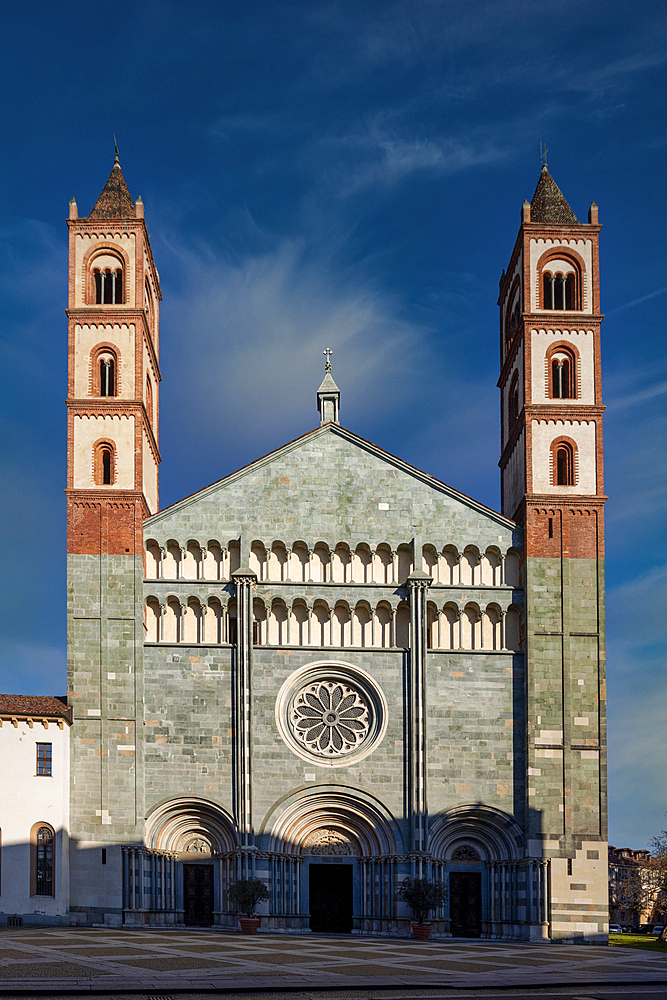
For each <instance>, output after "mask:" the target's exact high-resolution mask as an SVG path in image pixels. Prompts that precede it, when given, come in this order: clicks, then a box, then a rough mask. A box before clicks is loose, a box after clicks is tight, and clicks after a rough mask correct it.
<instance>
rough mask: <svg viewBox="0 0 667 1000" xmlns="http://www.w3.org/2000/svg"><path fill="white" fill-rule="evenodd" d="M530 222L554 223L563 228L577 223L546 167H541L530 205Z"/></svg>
mask: <svg viewBox="0 0 667 1000" xmlns="http://www.w3.org/2000/svg"><path fill="white" fill-rule="evenodd" d="M530 221H531V222H543V223H553V222H555V223H556V224H557V225H565V226H566V225H568V224H571V223H574V224H575V225H576V224H577V222H578V220H577V217H576V215H575V214H574V212H573V211H572V209H571V208H570V206H569V205H568V203H567V201H566V200H565V196H564V195H563V192H562V191H561V189H560V188H559V187H558V185H557V184H556V182H555V180H554V179H553V177H552V176H551V174H550V173H549V171H548V170H547V167H546V165H545V166H543V167H542V173H541V174H540V179H539V181H538V182H537V187H536V188H535V194H534V195H533V200H532V201H531V203H530Z"/></svg>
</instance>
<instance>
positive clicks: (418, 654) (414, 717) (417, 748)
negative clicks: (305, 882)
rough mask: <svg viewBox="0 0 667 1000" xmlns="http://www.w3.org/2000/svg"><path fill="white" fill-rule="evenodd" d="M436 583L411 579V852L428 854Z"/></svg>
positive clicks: (422, 575) (418, 576)
mask: <svg viewBox="0 0 667 1000" xmlns="http://www.w3.org/2000/svg"><path fill="white" fill-rule="evenodd" d="M432 582H433V580H432V578H431V577H430V576H427V574H426V573H423V572H422V571H421V570H415V571H414V572H413V573H411V574H410V576H409V577H408V579H407V585H408V592H409V595H410V656H409V667H408V669H409V671H410V674H409V678H408V690H409V708H410V711H409V716H408V740H407V752H408V768H407V772H408V775H409V789H408V797H409V802H410V828H411V849H412V850H413V851H425V850H426V842H427V836H428V831H427V824H428V813H427V798H426V703H425V699H426V592H427V590H428V588H429V586H430V585H431V583H432Z"/></svg>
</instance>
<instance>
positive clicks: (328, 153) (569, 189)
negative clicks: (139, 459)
mask: <svg viewBox="0 0 667 1000" xmlns="http://www.w3.org/2000/svg"><path fill="white" fill-rule="evenodd" d="M0 26H1V28H2V38H3V59H2V64H1V65H0V81H1V88H2V94H3V101H2V107H1V108H0V125H1V127H2V135H3V139H4V141H3V148H4V150H5V152H4V154H3V156H2V158H1V159H0V198H1V199H2V202H3V205H2V217H1V220H0V481H1V482H2V484H3V489H2V497H1V499H0V503H1V508H0V551H1V552H2V559H3V568H4V572H3V573H2V574H1V575H0V588H1V598H0V600H1V603H0V607H1V608H2V612H1V614H0V690H2V691H4V692H7V693H25V694H47V693H63V692H64V691H65V688H66V683H65V500H64V494H63V489H64V486H65V462H66V440H65V431H66V425H65V406H64V399H65V396H66V364H67V353H66V345H67V339H66V338H67V324H66V317H65V314H64V309H65V306H66V295H67V229H66V225H65V221H64V220H65V218H66V215H67V206H68V201H69V199H70V198H71V197H72V196H73V195H74V196H75V197H76V199H77V202H78V206H79V212H80V214H82V215H86V214H88V212H89V211H90V210H91V208H92V206H93V204H94V202H95V200H96V198H97V195H98V194H99V192H100V190H101V188H102V186H103V185H104V183H105V181H106V179H107V177H108V174H109V172H110V170H111V166H112V163H113V152H114V138H113V137H114V134H115V136H116V139H117V142H118V146H119V150H120V157H121V164H122V167H123V172H124V174H125V178H126V180H127V183H128V185H129V188H130V191H131V192H132V194H133V196H134V197H135V198H136V197H137V196H138V195H141V196H142V198H143V200H144V202H145V207H146V220H147V225H148V229H149V233H150V238H151V243H152V248H153V253H154V257H155V260H156V263H157V267H158V269H159V271H160V276H161V283H162V293H163V302H162V309H161V344H160V350H161V369H162V378H163V381H162V385H161V396H160V416H161V427H160V445H161V453H162V459H163V461H162V466H161V473H160V478H161V506H166V505H168V504H170V503H172V502H174V501H176V500H178V499H179V498H181V497H182V496H185V495H187V494H190V493H192V492H193V491H195V490H197V489H199V488H201V487H203V486H205V485H207V484H209V483H211V482H213V481H215V480H217V479H219V478H221V477H222V476H224V475H226V474H227V473H229V472H231V471H233V470H234V469H236V468H238V467H240V466H242V465H244V464H246V463H247V462H250V461H252V460H253V459H254V458H256V457H258V456H260V455H263V454H265V453H266V452H268V451H270V450H271V449H273V448H275V447H278V446H279V445H280V444H282V443H284V442H285V441H288V440H291V439H293V438H294V437H296V436H298V435H299V434H301V433H303V432H305V431H307V430H309V429H311V428H312V427H314V426H315V425H316V424H317V422H318V417H317V412H316V408H315V405H316V400H315V393H316V390H317V386H318V384H319V382H320V380H321V377H322V374H323V360H324V359H323V357H322V351H323V349H324V348H325V347H327V346H329V347H331V348H332V349H333V351H334V354H333V359H332V360H333V373H334V376H335V379H336V381H337V383H338V385H339V386H340V388H341V422H342V423H343V425H344V426H346V427H349V428H350V429H351V430H353V431H355V432H356V433H358V434H360V435H361V436H362V437H365V438H368V439H370V440H371V441H374V442H375V443H377V444H378V445H381V446H382V447H383V448H385V449H386V450H388V451H390V452H392V453H394V454H396V455H398V456H400V457H401V458H403V459H405V460H407V461H409V462H410V463H412V464H413V465H416V466H418V467H420V468H422V469H424V470H425V471H427V472H429V473H430V474H432V475H434V476H436V477H438V478H439V479H442V480H444V481H445V482H447V483H449V484H450V485H452V486H454V487H456V488H457V489H459V490H461V491H462V492H464V493H466V494H468V495H471V496H473V497H475V498H476V499H478V500H480V501H482V502H483V503H485V504H487V505H489V506H491V507H493V508H496V509H497V508H498V507H499V503H500V500H499V472H498V468H497V461H498V457H499V416H498V409H499V399H498V390H497V388H496V381H497V377H498V370H499V346H498V310H497V306H496V301H497V296H498V279H499V277H500V273H501V271H502V269H503V267H505V266H506V264H507V262H508V260H509V257H510V254H511V251H512V248H513V245H514V240H515V238H516V234H517V230H518V225H519V217H520V208H521V204H522V202H523V200H524V198H529V199H530V198H531V197H532V194H533V191H534V189H535V185H536V183H537V180H538V176H539V170H540V159H539V153H538V144H539V141H540V140H544V142H545V143H546V145H547V147H548V162H549V169H550V171H551V173H552V175H553V177H554V179H555V180H556V182H557V183H558V184H559V186H560V188H561V190H562V191H563V193H564V194H565V196H566V198H567V199H568V201H569V203H570V205H571V207H572V208H573V210H574V212H575V214H576V215H577V217H578V218H579V219H580V220H582V221H585V220H586V213H587V210H588V206H589V205H590V202H591V201H592V200H595V201H596V202H597V203H598V204H599V206H600V221H601V222H602V223H603V229H602V233H601V291H602V311H603V312H604V313H605V314H606V318H605V321H604V323H603V327H602V331H603V337H602V340H603V378H604V395H605V401H606V403H607V411H606V415H605V487H606V491H607V494H608V496H609V501H608V503H607V510H606V546H607V611H608V668H609V796H610V841H611V842H612V843H614V844H616V846H624V845H626V846H631V847H636V848H640V847H644V846H646V845H647V844H648V842H649V840H650V838H651V837H652V836H654V835H656V834H657V833H659V831H660V830H662V829H663V828H665V827H667V818H665V810H667V772H666V769H665V767H664V759H665V751H666V750H667V724H666V723H667V669H666V667H667V663H666V654H665V651H666V648H667V530H666V528H665V517H664V511H665V500H666V498H667V463H666V461H665V455H666V446H667V416H666V414H665V404H666V403H667V347H666V341H665V324H664V311H665V307H666V306H667V268H666V266H665V265H666V263H667V261H666V251H665V240H664V230H665V221H666V211H665V210H666V201H667V195H666V191H667V188H666V186H665V184H664V181H663V176H664V159H665V154H666V152H667V149H666V147H667V138H666V131H665V112H664V109H665V96H666V93H665V91H666V85H665V69H666V64H667V37H666V36H667V7H665V5H664V3H661V2H655V0H644V2H643V3H642V4H628V3H627V2H620V0H585V2H583V3H582V2H581V0H552V2H551V3H549V4H542V3H536V2H534V0H503V2H498V0H490V2H484V0H467V2H460V0H412V2H408V3H406V2H394V0H379V2H378V0H344V2H326V0H322V2H320V0H307V2H298V3H279V2H270V0H244V2H231V0H229V2H226V0H216V2H208V3H207V2H201V0H190V2H189V3H188V4H187V5H184V4H182V3H179V2H167V0H144V2H137V3H128V2H124V0H117V2H116V3H115V4H114V5H113V6H106V7H100V6H99V5H98V6H95V7H94V6H91V5H90V3H77V2H71V0H61V3H59V4H53V3H48V4H47V3H45V2H43V0H35V2H34V3H32V4H31V5H28V6H25V5H24V6H21V5H16V4H15V5H8V4H5V5H4V6H3V13H2V15H1V16H0Z"/></svg>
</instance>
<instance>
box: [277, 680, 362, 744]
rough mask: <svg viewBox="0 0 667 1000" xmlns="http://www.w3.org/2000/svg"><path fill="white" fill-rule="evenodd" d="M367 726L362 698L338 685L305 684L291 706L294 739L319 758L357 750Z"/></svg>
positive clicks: (349, 688)
mask: <svg viewBox="0 0 667 1000" xmlns="http://www.w3.org/2000/svg"><path fill="white" fill-rule="evenodd" d="M370 722H371V719H370V712H369V706H368V704H367V702H366V700H365V699H364V697H363V696H362V695H361V694H360V692H359V691H357V690H355V688H353V687H350V686H349V684H344V683H342V682H340V681H330V680H326V681H319V682H317V683H315V684H308V686H307V687H305V688H303V689H302V690H301V691H299V692H298V694H297V695H296V697H295V698H294V701H293V704H292V712H291V723H292V730H293V732H294V735H295V736H296V738H297V740H299V742H300V743H301V744H303V746H304V747H305V748H306V749H307V750H309V751H310V752H311V753H314V754H317V755H318V756H322V757H339V756H342V755H343V754H348V753H351V752H352V751H353V750H356V749H357V747H358V746H359V745H360V744H361V743H363V741H364V740H365V739H366V737H367V736H368V731H369V729H370Z"/></svg>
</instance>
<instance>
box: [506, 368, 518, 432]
mask: <svg viewBox="0 0 667 1000" xmlns="http://www.w3.org/2000/svg"><path fill="white" fill-rule="evenodd" d="M518 417H519V373H518V372H514V375H513V376H512V381H511V382H510V392H509V402H508V418H509V426H510V427H513V426H514V424H515V423H516V421H517V419H518Z"/></svg>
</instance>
